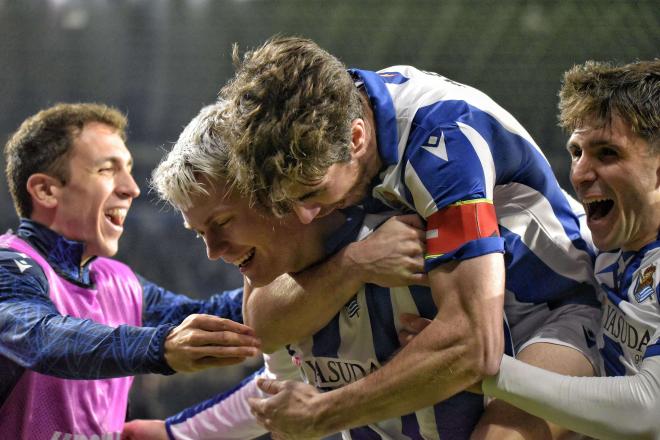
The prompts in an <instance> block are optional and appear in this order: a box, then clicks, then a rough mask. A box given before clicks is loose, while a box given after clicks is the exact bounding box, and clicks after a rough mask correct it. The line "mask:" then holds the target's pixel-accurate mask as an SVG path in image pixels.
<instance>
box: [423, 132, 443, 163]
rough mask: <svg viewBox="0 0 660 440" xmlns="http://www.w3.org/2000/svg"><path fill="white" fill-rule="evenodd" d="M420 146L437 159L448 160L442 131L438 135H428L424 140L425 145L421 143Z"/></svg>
mask: <svg viewBox="0 0 660 440" xmlns="http://www.w3.org/2000/svg"><path fill="white" fill-rule="evenodd" d="M422 148H423V149H425V150H426V151H428V152H429V153H431V154H432V155H434V156H435V157H437V158H439V159H442V160H444V161H448V160H449V159H448V157H447V146H446V145H445V134H444V133H442V134H441V135H440V137H437V136H429V139H428V140H427V141H426V145H422Z"/></svg>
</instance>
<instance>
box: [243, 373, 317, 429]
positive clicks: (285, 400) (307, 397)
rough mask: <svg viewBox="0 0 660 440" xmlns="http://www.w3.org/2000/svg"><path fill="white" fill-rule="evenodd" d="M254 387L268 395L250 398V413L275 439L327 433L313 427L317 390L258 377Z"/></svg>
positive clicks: (311, 387) (292, 382) (294, 382)
mask: <svg viewBox="0 0 660 440" xmlns="http://www.w3.org/2000/svg"><path fill="white" fill-rule="evenodd" d="M257 386H258V387H259V388H261V389H262V390H263V391H264V392H266V393H267V394H272V396H271V397H268V398H265V399H258V398H249V399H248V402H249V404H250V409H251V410H252V414H253V415H254V416H255V417H256V418H257V422H259V424H260V425H261V426H263V427H264V428H266V429H267V430H269V431H270V432H271V433H272V437H273V438H274V439H282V440H285V439H286V440H293V439H317V438H322V437H324V436H326V435H327V434H329V433H327V432H322V431H320V430H319V428H318V427H316V426H314V421H315V419H316V417H315V415H314V409H315V408H317V407H318V405H316V404H315V399H317V398H318V397H319V396H320V393H319V391H318V390H317V389H316V388H314V387H313V386H311V385H307V384H304V383H302V382H297V381H290V380H287V381H277V380H268V379H259V380H258V381H257Z"/></svg>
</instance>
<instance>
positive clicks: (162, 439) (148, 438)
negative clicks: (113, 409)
mask: <svg viewBox="0 0 660 440" xmlns="http://www.w3.org/2000/svg"><path fill="white" fill-rule="evenodd" d="M121 440H168V437H167V431H166V430H165V422H164V421H162V420H133V421H131V422H128V423H126V424H125V425H124V430H123V431H122V433H121Z"/></svg>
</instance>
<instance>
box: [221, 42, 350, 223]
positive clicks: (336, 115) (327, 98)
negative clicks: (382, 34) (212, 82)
mask: <svg viewBox="0 0 660 440" xmlns="http://www.w3.org/2000/svg"><path fill="white" fill-rule="evenodd" d="M233 55H234V63H235V65H236V75H235V77H234V79H233V80H232V81H231V82H230V83H228V84H227V85H226V86H225V87H224V88H223V89H222V90H221V92H220V97H221V98H222V99H225V100H226V101H227V102H228V104H229V105H228V107H227V110H226V112H225V120H226V121H227V123H228V124H227V127H228V134H227V135H226V139H227V141H228V147H229V149H230V162H229V167H230V173H231V175H232V176H233V177H234V178H235V179H236V186H237V187H238V189H239V190H240V191H241V192H242V193H243V194H246V195H250V196H252V197H256V200H257V201H258V202H259V203H261V204H262V205H263V206H265V207H268V208H270V209H272V210H273V211H274V212H275V213H278V214H281V213H285V212H288V211H289V210H290V209H291V206H290V201H289V200H288V198H287V197H288V195H287V194H286V191H285V188H284V187H283V185H281V183H282V182H283V181H290V182H297V183H305V184H310V183H314V182H317V181H319V180H320V179H322V178H323V176H324V175H325V173H326V172H327V170H328V167H330V165H332V164H334V163H337V162H347V161H349V160H350V157H351V156H350V143H351V122H352V121H353V120H354V119H356V118H359V117H361V116H362V114H363V112H362V106H361V101H360V94H359V92H358V90H357V88H356V87H355V85H354V83H353V80H352V78H351V76H350V74H349V73H348V72H347V70H346V66H344V64H343V63H342V62H341V61H339V60H338V59H337V58H336V57H334V56H333V55H331V54H329V53H328V52H326V51H325V50H323V49H321V48H320V47H319V46H318V45H317V44H316V43H314V42H313V41H311V40H307V39H303V38H296V37H281V36H277V37H274V38H272V39H270V40H268V41H267V42H266V43H264V44H263V45H262V46H261V47H259V48H258V49H255V50H253V51H249V52H247V53H245V55H244V57H243V60H242V61H240V60H239V56H238V49H237V47H236V46H234V53H233Z"/></svg>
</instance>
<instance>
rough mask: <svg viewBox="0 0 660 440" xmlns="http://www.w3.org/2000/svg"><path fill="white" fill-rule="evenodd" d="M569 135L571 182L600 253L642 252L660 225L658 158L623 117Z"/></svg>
mask: <svg viewBox="0 0 660 440" xmlns="http://www.w3.org/2000/svg"><path fill="white" fill-rule="evenodd" d="M593 125H594V124H589V123H586V124H585V125H584V126H583V127H581V128H579V129H576V130H575V131H574V132H573V134H572V136H571V137H570V139H569V141H568V145H567V149H568V151H569V153H570V154H571V159H572V163H571V183H572V184H573V187H574V188H575V191H576V193H577V195H578V198H579V199H580V201H581V202H582V203H583V205H584V207H585V210H586V212H587V225H588V226H589V229H590V230H591V234H592V237H593V240H594V244H595V245H596V247H598V248H599V249H600V250H613V249H618V248H621V249H623V250H639V249H640V248H641V247H643V246H644V245H646V244H648V243H650V242H652V241H654V240H655V239H656V237H657V234H658V227H659V226H660V155H658V154H654V153H652V150H651V148H650V146H649V144H648V142H647V141H645V140H644V139H642V138H640V137H638V136H636V135H634V134H633V133H632V131H631V129H630V127H629V126H628V124H626V123H625V122H624V121H623V120H622V119H621V118H620V117H619V116H616V115H615V116H613V118H612V122H611V124H610V125H606V126H605V127H602V128H601V127H595V126H593Z"/></svg>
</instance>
